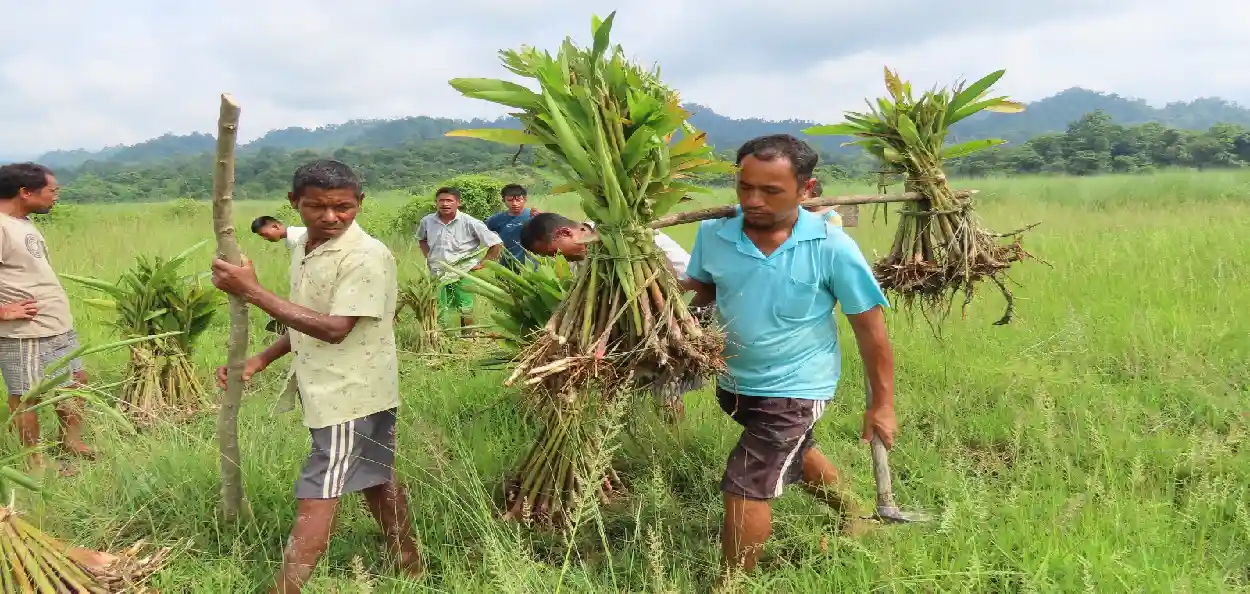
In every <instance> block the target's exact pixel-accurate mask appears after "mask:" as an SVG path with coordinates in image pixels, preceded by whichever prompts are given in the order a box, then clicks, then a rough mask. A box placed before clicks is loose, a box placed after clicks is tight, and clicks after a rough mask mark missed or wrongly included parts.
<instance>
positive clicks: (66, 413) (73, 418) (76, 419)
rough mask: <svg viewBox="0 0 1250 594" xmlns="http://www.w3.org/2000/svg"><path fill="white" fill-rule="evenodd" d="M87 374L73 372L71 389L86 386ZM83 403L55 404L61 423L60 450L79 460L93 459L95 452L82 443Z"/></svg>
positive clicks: (67, 402) (79, 400) (79, 401)
mask: <svg viewBox="0 0 1250 594" xmlns="http://www.w3.org/2000/svg"><path fill="white" fill-rule="evenodd" d="M86 383H87V374H86V372H83V371H75V372H74V383H73V385H72V386H71V387H72V388H78V387H81V386H84V385H86ZM82 408H83V401H82V399H81V398H69V399H66V400H62V401H61V402H60V403H58V404H57V407H56V417H57V420H58V421H60V423H61V450H62V451H64V452H65V453H67V454H70V455H74V456H79V457H81V458H88V459H93V458H95V456H96V453H95V451H93V450H92V449H91V448H89V447H87V444H86V443H85V442H83V439H82V432H83V415H82Z"/></svg>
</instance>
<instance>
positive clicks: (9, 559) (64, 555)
mask: <svg viewBox="0 0 1250 594" xmlns="http://www.w3.org/2000/svg"><path fill="white" fill-rule="evenodd" d="M172 336H173V334H172V333H167V334H164V335H157V336H145V337H140V338H134V339H130V340H124V341H119V342H114V343H111V344H106V345H103V346H95V347H88V346H85V345H84V346H80V347H78V348H77V349H75V350H74V351H73V352H71V353H69V354H68V355H66V356H65V357H62V358H61V359H60V360H58V361H55V362H53V363H52V364H51V365H49V366H48V367H47V368H46V369H45V370H44V375H43V377H42V378H40V379H39V381H38V382H36V383H35V385H33V386H31V388H30V390H28V391H27V392H26V394H24V395H23V396H22V398H23V400H29V399H34V398H39V399H40V401H39V403H38V404H36V405H34V406H32V407H31V409H32V410H37V409H39V408H44V407H51V406H54V405H55V404H56V403H57V402H58V401H60V400H63V399H65V398H68V397H73V396H80V397H84V398H85V399H86V400H87V401H88V402H91V403H93V404H97V405H99V404H100V403H99V402H98V401H97V400H96V399H94V398H93V394H92V391H91V390H88V389H87V388H86V387H78V388H76V389H73V390H60V389H58V388H57V386H59V385H60V384H61V383H63V382H64V381H65V380H66V379H68V378H69V377H70V371H71V370H70V362H71V361H73V360H74V359H77V358H81V357H85V356H87V355H91V354H95V353H99V352H104V351H110V350H113V349H117V348H122V347H126V346H130V347H133V346H135V345H137V344H141V343H148V342H153V341H156V340H160V339H164V338H170V337H172ZM49 394H53V395H52V396H48V395H49ZM102 410H105V411H107V412H111V413H112V414H114V415H116V414H117V413H116V411H114V410H113V409H112V408H111V407H108V406H107V405H106V406H103V407H102ZM120 420H121V421H122V422H123V423H125V419H124V418H121V419H120ZM27 455H28V452H26V451H22V452H17V453H14V454H11V455H9V456H6V457H4V458H3V459H0V493H4V494H5V495H7V498H8V503H7V504H6V505H0V591H2V592H5V593H8V592H14V593H17V592H41V593H43V592H50V593H54V592H90V593H91V594H104V593H111V592H149V591H150V590H148V589H146V588H144V587H143V586H142V585H141V584H142V582H143V580H144V579H146V578H147V577H148V576H149V575H151V573H152V572H154V571H156V570H157V569H159V568H160V567H161V565H162V564H164V562H165V560H166V559H167V557H168V556H169V552H170V549H169V548H168V547H165V548H161V549H159V550H157V551H155V552H152V553H149V554H146V555H143V554H141V551H142V549H143V548H144V544H143V543H142V542H139V543H136V544H135V545H134V546H132V547H130V548H129V549H128V550H127V551H125V552H123V553H122V554H120V555H113V554H109V553H105V552H102V551H94V550H91V549H85V548H81V547H73V546H69V545H68V544H66V543H64V542H61V541H59V540H57V539H55V538H52V537H51V536H49V535H48V534H46V533H44V532H43V531H41V530H40V529H39V528H38V527H36V526H35V525H33V524H31V523H30V522H28V521H26V519H25V518H23V517H22V515H21V514H20V513H19V512H18V511H17V507H16V499H17V497H16V489H17V488H22V489H26V490H28V491H32V492H39V491H40V488H41V487H40V485H39V483H37V482H36V481H35V480H34V479H32V478H31V477H30V476H28V475H26V474H25V473H23V472H21V471H19V470H17V469H16V468H14V466H13V465H14V464H16V463H17V462H18V461H19V460H20V459H22V458H24V457H26V456H27Z"/></svg>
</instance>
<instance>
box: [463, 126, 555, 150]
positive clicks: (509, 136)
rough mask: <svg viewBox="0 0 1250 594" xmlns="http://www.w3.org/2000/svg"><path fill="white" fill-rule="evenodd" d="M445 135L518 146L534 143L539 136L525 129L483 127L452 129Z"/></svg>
mask: <svg viewBox="0 0 1250 594" xmlns="http://www.w3.org/2000/svg"><path fill="white" fill-rule="evenodd" d="M444 136H450V137H453V138H476V139H478V140H485V141H487V142H497V143H499V144H507V145H511V146H517V145H522V144H532V143H533V142H534V141H535V140H537V137H536V136H534V135H533V134H527V133H526V132H525V131H524V130H513V129H509V128H482V129H476V130H452V131H450V132H448V133H446V134H444Z"/></svg>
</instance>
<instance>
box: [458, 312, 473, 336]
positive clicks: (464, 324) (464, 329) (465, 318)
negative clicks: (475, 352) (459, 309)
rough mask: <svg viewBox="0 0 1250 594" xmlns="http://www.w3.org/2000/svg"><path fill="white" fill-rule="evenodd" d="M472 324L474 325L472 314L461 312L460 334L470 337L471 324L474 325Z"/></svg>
mask: <svg viewBox="0 0 1250 594" xmlns="http://www.w3.org/2000/svg"><path fill="white" fill-rule="evenodd" d="M472 325H473V317H472V316H470V315H468V314H460V336H461V337H463V338H468V337H469V333H470V332H472V330H469V326H472Z"/></svg>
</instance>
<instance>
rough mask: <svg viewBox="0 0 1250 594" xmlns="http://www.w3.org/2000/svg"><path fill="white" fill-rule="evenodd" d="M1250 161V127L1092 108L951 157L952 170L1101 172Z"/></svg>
mask: <svg viewBox="0 0 1250 594" xmlns="http://www.w3.org/2000/svg"><path fill="white" fill-rule="evenodd" d="M1248 164H1250V129H1247V128H1245V127H1242V126H1239V125H1236V124H1216V125H1214V126H1211V127H1210V128H1209V129H1207V130H1205V131H1192V130H1180V129H1176V128H1171V127H1168V126H1165V125H1163V124H1159V123H1155V122H1148V123H1144V124H1138V125H1135V126H1123V125H1120V124H1117V123H1115V122H1114V121H1112V119H1111V117H1110V116H1109V115H1107V114H1106V113H1105V112H1103V111H1094V112H1092V113H1088V114H1086V115H1085V116H1083V117H1081V118H1080V119H1078V120H1076V121H1074V122H1072V123H1071V124H1069V125H1068V128H1067V130H1066V131H1064V132H1062V133H1050V134H1042V135H1039V136H1034V137H1033V138H1031V139H1029V140H1028V141H1026V142H1024V143H1023V144H1019V145H1014V146H1013V145H1005V146H1001V147H998V148H996V149H993V150H986V151H982V152H980V153H974V154H972V155H969V156H967V157H964V158H962V159H959V160H957V161H953V162H951V164H950V166H949V167H948V170H949V171H950V172H951V173H955V174H959V175H967V176H986V175H996V174H1018V175H1025V174H1047V173H1050V174H1066V175H1098V174H1103V173H1137V172H1148V171H1152V170H1156V169H1164V168H1194V169H1231V168H1240V167H1246V166H1247V165H1248Z"/></svg>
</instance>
